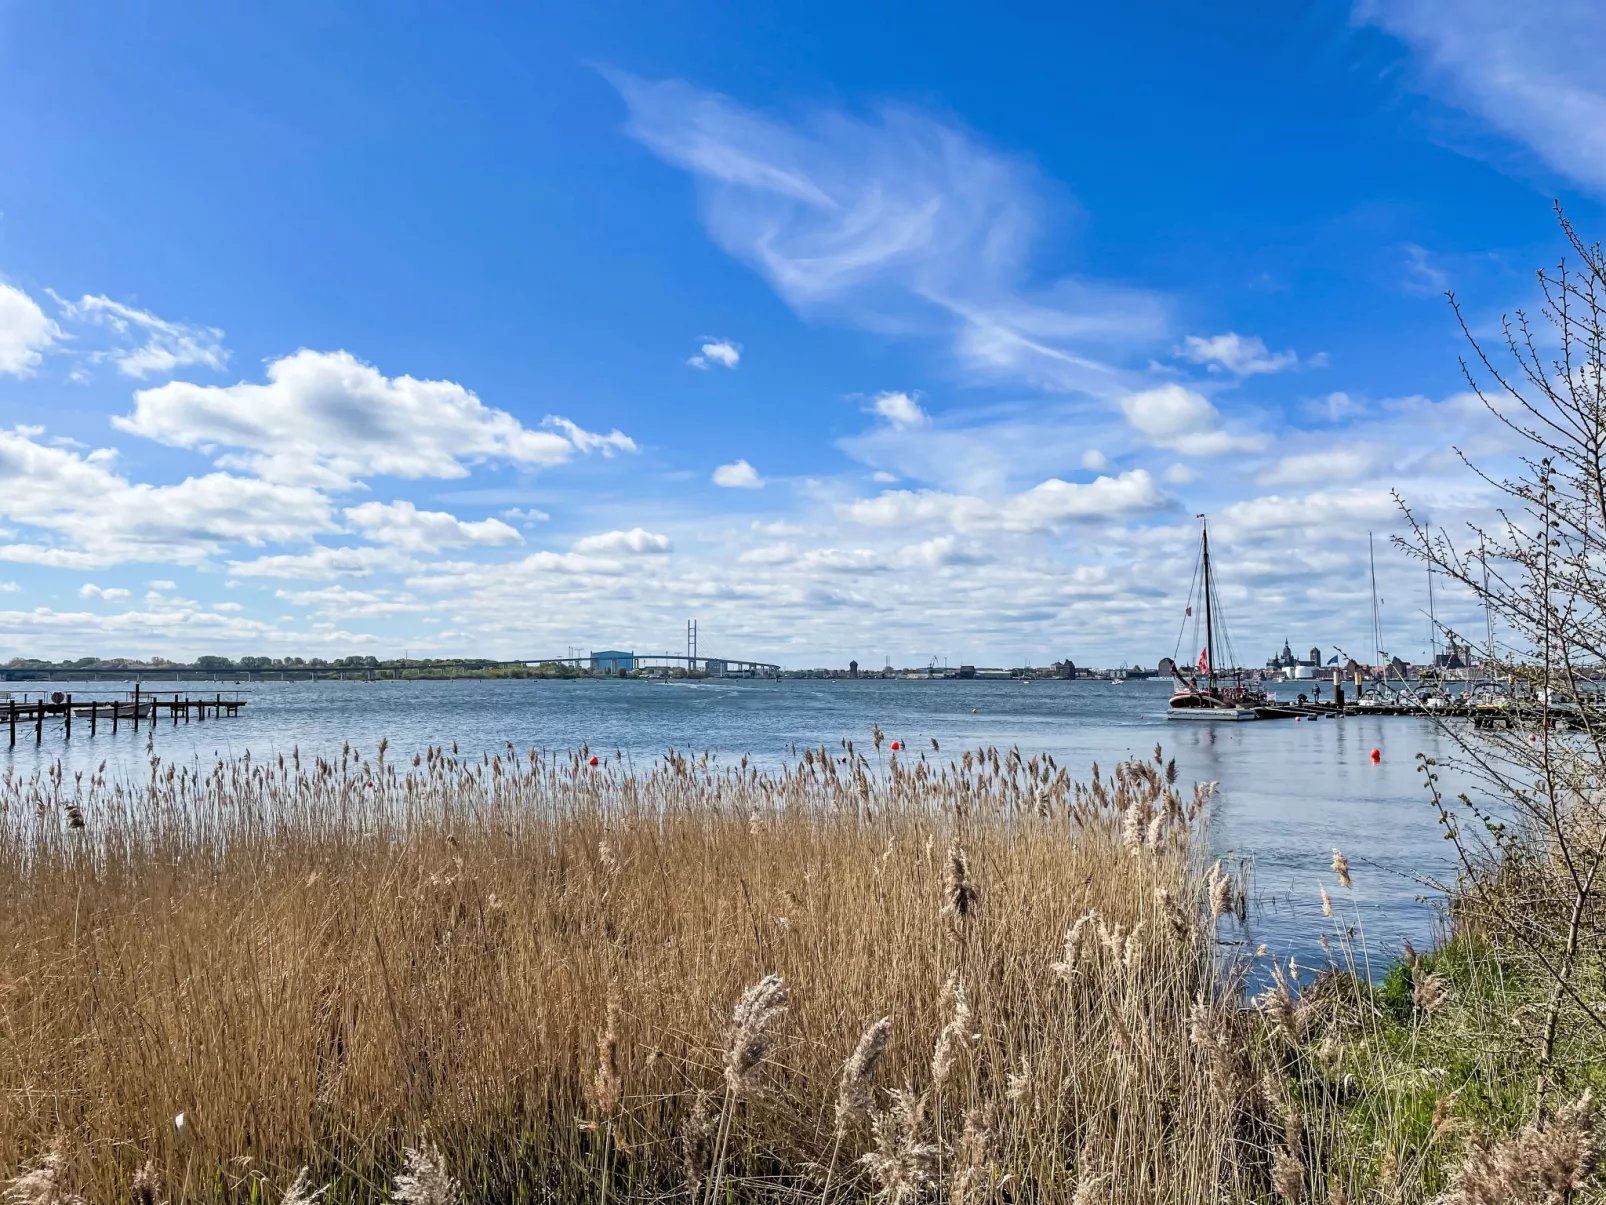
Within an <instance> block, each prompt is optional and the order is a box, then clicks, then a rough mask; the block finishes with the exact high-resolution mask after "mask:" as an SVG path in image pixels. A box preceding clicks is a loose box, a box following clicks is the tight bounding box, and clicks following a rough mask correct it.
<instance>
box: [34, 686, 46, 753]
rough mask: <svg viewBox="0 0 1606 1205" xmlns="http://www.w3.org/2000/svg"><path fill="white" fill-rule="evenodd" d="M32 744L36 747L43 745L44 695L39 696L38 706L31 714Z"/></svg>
mask: <svg viewBox="0 0 1606 1205" xmlns="http://www.w3.org/2000/svg"><path fill="white" fill-rule="evenodd" d="M33 743H34V744H36V745H42V744H44V743H45V696H44V695H40V696H39V703H38V706H37V707H35V708H34V713H33Z"/></svg>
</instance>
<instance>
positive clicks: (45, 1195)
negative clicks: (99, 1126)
mask: <svg viewBox="0 0 1606 1205" xmlns="http://www.w3.org/2000/svg"><path fill="white" fill-rule="evenodd" d="M68 1153H69V1152H68V1148H67V1136H66V1135H65V1134H58V1135H56V1137H55V1138H54V1139H52V1140H51V1143H50V1145H49V1146H48V1147H47V1148H45V1152H44V1153H43V1154H42V1155H40V1156H39V1157H38V1158H37V1159H35V1160H34V1163H33V1165H32V1166H31V1167H28V1168H25V1169H24V1170H23V1171H21V1172H20V1173H18V1174H17V1175H16V1176H15V1177H13V1178H12V1179H10V1180H7V1181H6V1185H5V1194H4V1197H3V1198H0V1199H4V1200H5V1201H6V1202H7V1203H8V1205H13V1203H14V1205H83V1198H82V1197H80V1196H78V1195H77V1194H76V1193H68V1192H66V1191H65V1190H64V1189H63V1188H62V1184H61V1181H62V1177H63V1175H64V1174H65V1172H66V1167H67V1157H68Z"/></svg>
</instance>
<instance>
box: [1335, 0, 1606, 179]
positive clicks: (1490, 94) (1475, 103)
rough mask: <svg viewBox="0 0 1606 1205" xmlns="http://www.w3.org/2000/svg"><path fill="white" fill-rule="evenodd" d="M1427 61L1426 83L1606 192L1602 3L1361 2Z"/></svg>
mask: <svg viewBox="0 0 1606 1205" xmlns="http://www.w3.org/2000/svg"><path fill="white" fill-rule="evenodd" d="M1354 11H1355V16H1356V19H1357V20H1359V21H1362V22H1366V23H1368V24H1372V25H1376V26H1378V27H1380V28H1382V29H1384V30H1387V31H1388V32H1389V33H1391V34H1393V35H1395V36H1396V37H1398V38H1399V39H1400V40H1401V41H1403V42H1404V43H1405V44H1406V45H1408V46H1409V47H1411V49H1412V50H1414V51H1415V52H1416V53H1417V55H1418V56H1419V59H1420V62H1421V65H1422V68H1423V72H1422V75H1423V82H1424V83H1425V84H1426V85H1427V87H1428V88H1430V89H1431V90H1432V91H1434V92H1436V93H1437V94H1439V95H1440V96H1442V97H1443V98H1444V99H1445V100H1447V101H1449V102H1450V103H1452V104H1456V105H1460V106H1462V107H1465V108H1466V109H1468V110H1470V111H1471V112H1473V113H1476V114H1477V115H1478V116H1480V117H1482V118H1483V119H1484V120H1486V121H1487V122H1488V123H1489V124H1490V125H1492V126H1493V127H1494V128H1495V129H1497V130H1499V131H1500V132H1501V133H1502V134H1505V135H1506V136H1508V137H1510V138H1513V139H1516V140H1517V141H1519V142H1522V143H1524V144H1526V145H1527V146H1528V147H1530V148H1532V150H1533V151H1534V152H1535V153H1536V154H1537V155H1538V156H1539V157H1540V158H1541V159H1543V160H1544V161H1545V162H1546V163H1548V164H1549V165H1550V166H1551V167H1552V168H1554V169H1555V170H1557V171H1559V172H1561V173H1562V174H1563V175H1566V176H1569V177H1571V178H1572V179H1574V180H1576V181H1578V182H1579V183H1581V184H1584V185H1586V186H1588V187H1590V188H1592V189H1594V190H1595V191H1596V192H1602V191H1606V75H1603V74H1602V71H1601V64H1602V63H1603V62H1606V8H1603V7H1602V6H1601V5H1599V4H1597V3H1593V2H1592V0H1528V2H1527V3H1522V4H1511V3H1506V2H1504V0H1459V2H1458V3H1455V4H1443V3H1437V2H1436V0H1358V2H1357V3H1356V5H1355V10H1354Z"/></svg>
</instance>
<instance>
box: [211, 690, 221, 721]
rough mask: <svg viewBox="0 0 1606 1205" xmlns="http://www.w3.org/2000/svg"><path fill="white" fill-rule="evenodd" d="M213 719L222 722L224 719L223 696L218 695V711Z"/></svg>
mask: <svg viewBox="0 0 1606 1205" xmlns="http://www.w3.org/2000/svg"><path fill="white" fill-rule="evenodd" d="M212 718H213V719H216V720H221V719H222V718H223V696H222V695H218V697H217V711H216V712H215V713H214V714H213V716H212Z"/></svg>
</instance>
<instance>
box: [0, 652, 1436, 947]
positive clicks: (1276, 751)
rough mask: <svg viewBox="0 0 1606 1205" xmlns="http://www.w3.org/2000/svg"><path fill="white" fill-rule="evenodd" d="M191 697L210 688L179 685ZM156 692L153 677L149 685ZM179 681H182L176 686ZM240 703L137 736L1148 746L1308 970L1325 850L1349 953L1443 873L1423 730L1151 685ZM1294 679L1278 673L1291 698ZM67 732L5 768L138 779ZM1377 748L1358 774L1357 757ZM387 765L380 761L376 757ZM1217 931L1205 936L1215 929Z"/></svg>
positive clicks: (782, 745)
mask: <svg viewBox="0 0 1606 1205" xmlns="http://www.w3.org/2000/svg"><path fill="white" fill-rule="evenodd" d="M189 685H190V686H191V687H192V688H193V693H194V694H195V695H201V694H203V693H206V694H210V693H212V691H213V690H216V689H220V688H223V684H218V685H216V686H213V685H212V684H208V683H193V684H189ZM10 687H11V689H12V690H13V691H14V692H16V693H18V694H20V693H22V692H23V691H27V692H28V693H30V694H31V693H33V692H35V691H37V690H39V689H45V690H50V689H61V690H71V691H72V693H73V694H74V695H76V696H77V697H79V698H81V699H82V698H90V697H99V698H102V699H105V698H110V697H113V694H114V692H115V691H117V690H119V689H121V684H116V683H93V684H86V683H58V684H43V683H26V684H23V683H13V684H10ZM164 687H165V688H166V689H168V690H171V689H172V686H171V684H162V685H161V686H157V687H155V689H159V690H160V689H163V688H164ZM180 689H184V687H183V686H182V685H181V686H180ZM244 689H246V690H247V691H248V692H249V697H250V699H251V703H250V705H249V706H248V707H246V708H245V709H244V711H243V712H242V714H241V715H240V716H239V717H237V718H233V719H224V720H222V721H220V722H219V721H213V720H208V721H206V722H205V723H195V722H192V723H190V724H187V725H186V724H182V723H181V724H180V725H178V726H177V727H173V726H170V725H169V724H168V723H166V722H165V721H164V722H163V723H159V724H158V725H157V727H156V751H157V753H159V754H160V755H161V756H162V757H163V758H164V759H168V760H189V759H191V758H200V759H202V760H211V759H212V758H213V757H214V756H230V755H237V754H239V753H242V752H244V751H245V750H247V749H249V750H250V751H251V752H252V753H253V755H255V756H257V757H259V758H260V757H263V756H269V755H272V754H275V753H279V752H285V753H288V752H289V751H290V749H291V748H292V747H293V746H299V747H300V748H301V751H302V752H303V754H312V753H321V754H324V755H328V754H329V753H331V752H333V753H334V754H335V755H337V756H338V753H339V750H340V746H341V744H342V742H345V741H349V742H351V743H352V744H353V745H355V746H356V747H357V748H358V749H359V750H360V751H361V752H362V753H363V754H365V755H370V756H371V753H372V749H373V747H374V746H375V745H377V744H378V742H379V740H380V738H381V737H389V738H390V743H391V747H392V749H393V750H395V751H397V752H398V753H400V752H407V753H411V752H413V751H416V750H421V749H422V748H423V747H424V746H425V745H426V744H448V745H449V744H450V743H451V742H453V741H456V742H457V744H458V746H459V747H460V748H461V749H462V750H464V751H465V752H469V751H473V752H478V751H480V750H487V751H496V750H500V749H501V748H503V745H504V742H506V741H512V742H513V744H514V745H515V747H517V748H519V749H520V750H523V749H525V748H527V747H529V746H530V745H535V746H537V747H538V748H543V749H548V750H566V749H571V748H575V747H577V746H579V745H580V744H582V743H589V744H590V745H591V746H592V749H593V750H594V751H599V752H600V751H612V750H615V749H617V750H620V751H622V752H623V754H624V755H625V756H626V757H627V758H628V759H630V761H631V762H633V763H634V764H635V765H636V766H638V767H641V766H645V765H647V764H649V763H651V762H652V761H653V760H655V759H656V758H658V757H660V756H661V755H662V754H663V752H664V751H665V750H666V749H670V748H674V749H679V750H683V751H685V750H690V751H701V750H705V749H706V750H712V751H715V752H717V753H719V754H721V755H722V757H727V758H730V757H736V756H739V755H741V754H743V753H747V754H749V755H751V756H752V757H753V758H754V759H756V760H757V761H758V762H759V763H760V764H761V765H763V764H769V765H773V764H777V763H779V762H781V761H782V760H783V759H787V758H789V757H790V755H791V750H792V746H793V744H794V743H795V744H797V745H798V746H802V745H805V744H809V745H819V744H821V743H824V744H827V745H835V744H836V743H837V741H838V740H839V739H840V738H842V737H848V738H850V739H853V740H855V741H858V742H860V743H863V744H867V743H868V741H869V736H870V726H871V724H872V723H879V724H880V725H881V727H882V728H883V729H884V730H885V731H886V733H887V737H888V739H898V740H908V741H909V742H910V743H911V745H912V746H913V748H914V749H916V750H919V749H926V750H928V755H929V749H930V738H933V737H935V738H936V739H937V740H938V741H939V742H940V743H941V745H942V755H943V756H944V757H946V756H949V755H953V756H957V755H958V753H959V751H960V750H962V749H964V748H966V747H971V748H974V747H976V746H977V745H997V746H998V747H999V748H1001V749H1003V748H1007V747H1009V746H1011V745H1018V746H1019V747H1020V749H1021V751H1022V752H1023V754H1025V755H1026V756H1030V755H1032V754H1034V753H1052V754H1053V755H1054V757H1055V760H1056V761H1058V762H1059V763H1060V764H1062V765H1064V766H1067V767H1068V768H1069V770H1070V772H1071V774H1072V775H1073V776H1075V777H1078V778H1082V779H1085V778H1086V777H1087V775H1088V772H1089V768H1090V766H1091V765H1092V763H1093V762H1098V763H1099V765H1100V766H1101V768H1103V769H1104V770H1106V771H1108V770H1109V769H1110V768H1111V767H1112V766H1113V765H1114V763H1115V762H1116V761H1118V760H1120V759H1121V758H1123V757H1126V756H1130V755H1138V756H1148V755H1150V754H1152V752H1153V749H1154V746H1155V743H1156V742H1160V743H1162V744H1163V745H1164V746H1165V749H1166V753H1167V755H1168V756H1175V757H1176V759H1177V766H1178V769H1179V771H1180V773H1181V777H1182V780H1183V782H1184V783H1187V782H1192V781H1196V780H1205V779H1209V780H1214V781H1217V782H1219V783H1220V784H1221V793H1220V796H1219V798H1218V800H1217V802H1216V805H1215V810H1214V813H1213V820H1212V825H1211V841H1212V844H1213V845H1214V847H1215V849H1216V851H1217V852H1218V853H1221V854H1223V855H1227V854H1230V855H1232V856H1234V857H1244V858H1249V859H1252V861H1253V865H1254V882H1255V887H1256V893H1255V895H1256V905H1257V907H1256V910H1255V915H1254V917H1253V918H1252V924H1251V932H1250V940H1252V941H1264V942H1266V943H1268V944H1269V945H1270V946H1272V948H1274V949H1292V950H1295V951H1298V952H1299V953H1300V954H1301V961H1306V962H1309V961H1313V960H1314V959H1313V955H1314V954H1315V952H1316V949H1317V947H1316V945H1315V943H1316V940H1317V937H1318V935H1319V934H1320V933H1321V932H1323V931H1324V927H1326V926H1328V925H1330V922H1324V920H1323V917H1322V915H1321V906H1320V896H1319V895H1318V892H1317V883H1318V882H1324V883H1326V885H1327V887H1328V890H1329V891H1330V892H1332V893H1333V895H1334V897H1335V899H1336V900H1338V902H1339V903H1340V904H1341V905H1342V906H1344V908H1345V909H1346V910H1347V907H1348V904H1349V902H1350V901H1349V900H1348V899H1346V898H1344V893H1342V892H1340V891H1339V890H1338V889H1337V887H1336V884H1335V882H1334V880H1333V876H1332V873H1331V871H1330V870H1329V868H1328V864H1329V860H1330V859H1331V856H1332V850H1333V848H1334V847H1335V846H1336V847H1338V848H1340V849H1342V850H1344V852H1345V854H1346V855H1347V856H1348V857H1349V860H1350V865H1351V869H1352V874H1353V878H1354V881H1355V893H1354V902H1355V903H1357V904H1358V905H1359V907H1360V915H1361V920H1362V923H1363V924H1364V926H1365V930H1366V936H1367V939H1368V945H1369V946H1371V947H1372V948H1373V949H1374V950H1381V951H1383V952H1385V953H1387V952H1389V951H1392V950H1397V949H1398V946H1399V943H1400V941H1401V940H1402V939H1406V938H1409V939H1410V940H1412V941H1413V942H1416V943H1417V944H1419V945H1420V944H1422V943H1423V942H1425V941H1427V940H1430V939H1431V937H1432V935H1433V929H1434V923H1435V914H1434V911H1433V909H1432V908H1431V906H1430V905H1429V904H1427V903H1424V902H1423V901H1422V899H1421V898H1420V897H1422V896H1424V895H1426V894H1428V893H1427V890H1426V889H1425V888H1424V887H1423V886H1422V885H1421V884H1420V882H1419V880H1420V878H1421V877H1422V876H1434V877H1443V876H1446V875H1449V874H1450V873H1452V868H1451V866H1450V863H1449V861H1448V858H1447V843H1446V842H1445V841H1444V840H1443V839H1442V835H1441V833H1440V830H1439V828H1438V826H1437V823H1436V819H1435V814H1434V812H1433V809H1432V808H1431V807H1430V806H1429V804H1428V802H1427V798H1426V796H1425V794H1424V792H1423V790H1422V785H1421V781H1420V776H1419V773H1418V771H1417V768H1416V764H1415V755H1416V754H1417V753H1418V752H1425V753H1427V754H1428V755H1429V756H1438V755H1439V754H1440V753H1441V752H1443V751H1444V750H1442V749H1441V741H1442V738H1441V737H1440V735H1439V734H1438V733H1437V732H1436V731H1435V730H1434V728H1433V727H1432V726H1431V724H1429V723H1428V722H1427V721H1422V720H1413V719H1405V718H1384V717H1354V716H1352V717H1347V718H1345V719H1342V720H1322V721H1320V722H1302V723H1295V722H1293V721H1291V720H1283V721H1276V722H1267V723H1255V724H1182V723H1176V722H1167V720H1166V718H1165V701H1166V698H1167V695H1168V693H1169V688H1168V686H1167V684H1166V683H1164V682H1159V681H1148V682H1129V683H1125V684H1122V685H1119V686H1116V685H1111V684H1109V683H1104V682H1046V681H1045V682H1034V683H1032V684H1030V685H1022V684H1020V683H1016V682H995V681H963V682H962V681H934V682H890V681H880V680H873V679H872V680H864V679H861V680H858V681H837V680H786V681H780V682H737V681H733V682H712V681H705V682H696V683H677V684H670V685H661V684H657V683H651V682H634V681H618V680H614V681H608V680H600V681H599V680H591V681H572V682H561V681H457V682H374V683H366V682H287V683H279V682H268V683H252V684H250V685H249V686H248V687H245V688H244ZM1299 689H1307V690H1308V689H1309V685H1308V684H1299V685H1297V686H1296V685H1294V684H1289V685H1287V686H1284V687H1283V688H1282V693H1283V694H1284V695H1285V696H1287V697H1290V698H1291V697H1292V696H1293V695H1294V693H1296V692H1297V691H1298V690H1299ZM88 731H89V726H88V721H87V720H79V721H76V722H75V724H74V736H73V740H72V741H71V743H70V745H68V744H67V743H64V742H63V740H62V738H61V731H60V725H59V723H58V724H55V725H52V726H47V731H46V736H45V741H44V744H43V746H42V747H41V748H40V749H37V750H36V749H35V747H34V745H33V740H32V737H33V733H32V730H31V729H29V730H28V731H27V733H26V739H23V733H22V732H21V731H19V734H18V746H17V748H16V750H15V751H12V752H9V753H8V752H6V750H5V749H4V747H3V745H0V772H3V770H4V768H5V767H6V766H8V765H9V766H11V767H14V769H15V770H16V772H19V773H25V774H26V773H31V772H32V771H34V770H35V769H38V768H39V767H41V766H42V765H44V764H47V763H48V762H52V761H54V760H55V759H56V758H58V757H60V758H64V759H65V761H66V763H67V765H68V767H69V769H72V768H89V767H93V766H95V765H98V764H99V763H100V762H101V761H102V760H105V761H107V762H108V770H109V771H115V772H116V773H118V774H119V775H121V776H122V777H124V778H126V779H130V780H132V781H136V782H138V781H143V778H144V774H145V755H144V744H145V736H144V733H143V732H141V734H140V735H139V736H138V737H135V736H134V735H133V734H132V733H131V732H130V731H129V729H128V727H127V726H126V725H124V726H123V728H122V731H121V732H120V734H119V735H118V736H117V737H116V738H115V739H114V738H113V737H112V736H111V735H110V732H109V730H108V727H107V726H105V725H103V726H102V727H101V731H100V735H99V736H97V737H95V738H94V739H91V738H90V737H89V736H88ZM1373 748H1377V749H1379V750H1380V751H1381V753H1382V760H1381V762H1380V763H1379V764H1377V765H1373V764H1372V763H1371V760H1370V756H1369V755H1370V753H1371V750H1372V749H1373ZM393 756H394V755H393ZM1226 932H1227V930H1226V928H1225V927H1224V928H1223V935H1225V934H1226Z"/></svg>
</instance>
